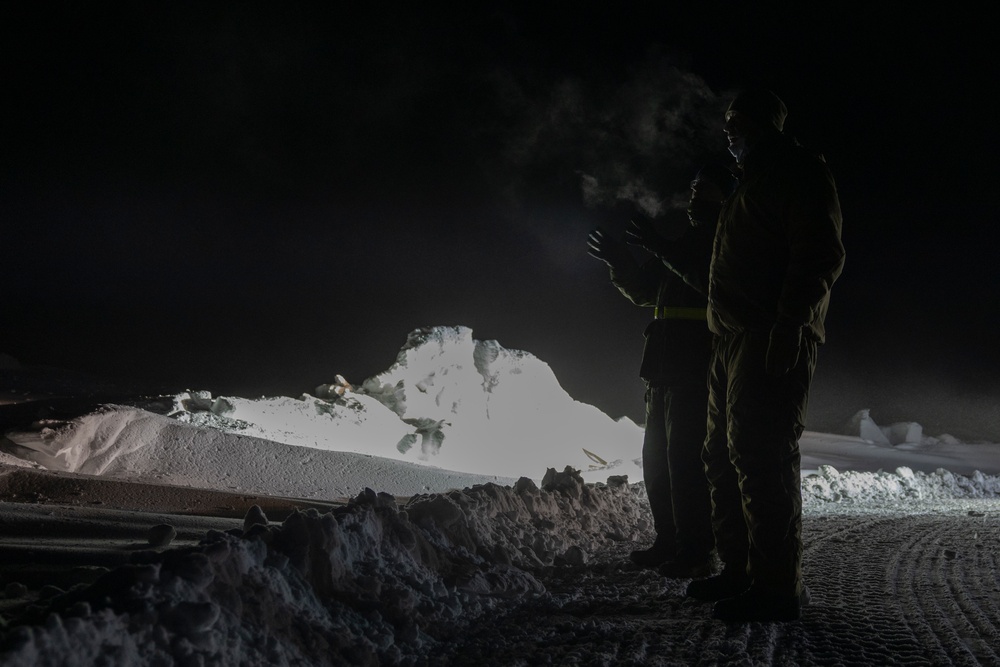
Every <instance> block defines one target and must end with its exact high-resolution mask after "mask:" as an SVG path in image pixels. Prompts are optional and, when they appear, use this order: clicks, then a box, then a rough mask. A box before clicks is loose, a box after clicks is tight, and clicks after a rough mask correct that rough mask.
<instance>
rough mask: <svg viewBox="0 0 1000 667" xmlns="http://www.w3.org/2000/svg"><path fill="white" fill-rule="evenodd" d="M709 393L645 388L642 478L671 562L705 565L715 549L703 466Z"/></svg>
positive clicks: (695, 386) (700, 387)
mask: <svg viewBox="0 0 1000 667" xmlns="http://www.w3.org/2000/svg"><path fill="white" fill-rule="evenodd" d="M707 402H708V390H707V387H706V386H705V384H704V383H692V384H691V385H690V386H686V385H685V386H671V387H653V386H651V387H649V388H648V389H647V391H646V430H645V435H644V436H643V441H642V474H643V478H644V479H645V483H646V494H647V495H648V496H649V505H650V509H651V510H652V513H653V523H654V527H655V528H656V535H657V541H658V542H661V543H662V542H666V543H667V544H670V543H672V544H673V547H674V550H675V558H676V559H677V560H678V561H683V562H698V561H701V560H705V559H707V558H708V556H709V555H710V554H711V552H712V549H713V547H714V542H713V539H712V523H711V503H710V501H709V493H708V478H707V477H706V476H705V469H704V466H703V463H702V448H703V447H704V442H705V410H706V405H707Z"/></svg>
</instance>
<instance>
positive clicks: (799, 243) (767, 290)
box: [687, 89, 844, 622]
mask: <svg viewBox="0 0 1000 667" xmlns="http://www.w3.org/2000/svg"><path fill="white" fill-rule="evenodd" d="M786 116H787V109H786V107H785V104H784V103H783V102H782V101H781V99H779V98H778V97H777V96H776V95H775V94H774V93H773V92H771V91H769V90H759V89H751V90H747V91H744V92H741V93H740V94H739V95H737V96H736V97H735V98H734V99H733V101H732V103H731V104H730V105H729V108H728V110H727V111H726V115H725V128H724V131H725V134H726V137H727V139H728V142H729V151H730V153H732V155H733V156H734V157H735V158H736V161H737V167H738V170H739V185H738V187H737V188H736V191H735V192H734V193H733V195H732V196H731V197H730V198H729V199H728V200H727V201H726V203H725V205H724V207H723V210H722V213H721V215H720V217H719V224H718V229H717V232H716V237H715V241H714V248H713V252H712V260H711V267H710V271H709V279H708V327H709V328H710V329H711V331H712V333H713V334H714V342H713V352H712V358H711V361H710V371H709V400H708V434H707V438H706V441H705V450H704V452H703V456H704V461H705V469H706V472H707V474H708V478H709V484H710V488H711V497H712V508H713V509H712V523H713V528H714V533H715V542H716V548H717V550H718V554H719V557H720V559H721V560H722V562H723V570H722V572H721V573H720V574H718V575H716V576H713V577H709V578H707V579H700V580H695V581H692V582H691V583H690V584H689V586H688V589H687V594H688V595H689V596H690V597H693V598H697V599H701V600H707V601H713V602H715V605H714V608H713V616H714V617H716V618H719V619H721V620H723V621H727V622H747V621H789V620H794V619H797V618H799V617H800V614H801V606H802V605H803V604H804V603H807V602H808V600H807V597H808V594H807V592H806V589H805V587H804V585H803V581H802V534H801V533H802V496H801V479H800V468H801V456H800V452H799V445H798V440H799V437H800V436H801V435H802V431H803V430H804V425H805V415H806V408H807V403H808V397H809V387H810V383H811V381H812V377H813V373H814V371H815V368H816V357H817V350H818V348H819V346H820V345H821V344H822V343H824V341H825V340H826V329H825V324H824V321H825V318H826V314H827V309H828V307H829V302H830V291H831V287H832V286H833V284H834V282H835V281H836V280H837V278H838V276H839V275H840V273H841V271H842V269H843V266H844V246H843V244H842V242H841V222H842V220H841V210H840V201H839V197H838V194H837V188H836V184H835V182H834V178H833V176H832V174H831V172H830V170H829V169H828V168H827V165H826V163H825V161H824V160H823V159H822V157H820V156H817V155H814V154H812V153H810V152H808V151H807V150H805V149H804V148H803V147H801V146H800V145H799V144H798V143H797V142H795V141H794V140H792V139H790V138H789V137H787V136H786V135H785V134H784V133H783V126H784V122H785V118H786Z"/></svg>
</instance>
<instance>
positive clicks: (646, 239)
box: [625, 220, 668, 257]
mask: <svg viewBox="0 0 1000 667" xmlns="http://www.w3.org/2000/svg"><path fill="white" fill-rule="evenodd" d="M625 243H628V244H629V245H637V246H639V247H640V248H642V249H644V250H648V251H649V252H651V253H653V254H654V255H657V256H659V257H662V256H663V255H665V254H666V249H667V244H668V242H667V240H666V239H664V238H663V237H662V236H660V234H659V233H658V232H657V231H656V229H654V228H653V223H652V221H650V220H642V221H641V222H636V221H635V220H630V221H629V226H628V229H626V230H625Z"/></svg>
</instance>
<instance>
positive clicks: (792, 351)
mask: <svg viewBox="0 0 1000 667" xmlns="http://www.w3.org/2000/svg"><path fill="white" fill-rule="evenodd" d="M801 345H802V327H797V326H790V325H788V324H775V325H774V326H773V327H771V337H770V339H769V341H768V344H767V361H766V362H765V363H766V365H767V374H768V375H773V376H775V377H778V376H781V375H785V374H786V373H788V371H790V370H792V369H793V368H795V364H796V363H798V361H799V349H800V348H801Z"/></svg>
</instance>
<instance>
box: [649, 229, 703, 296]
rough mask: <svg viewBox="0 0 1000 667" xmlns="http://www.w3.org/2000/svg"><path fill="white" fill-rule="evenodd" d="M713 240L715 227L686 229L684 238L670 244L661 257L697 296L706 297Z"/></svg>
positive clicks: (665, 264)
mask: <svg viewBox="0 0 1000 667" xmlns="http://www.w3.org/2000/svg"><path fill="white" fill-rule="evenodd" d="M714 240H715V226H714V225H712V226H711V227H710V228H709V226H708V225H704V224H703V225H699V226H698V227H691V228H688V229H687V230H686V231H685V233H684V236H682V237H681V238H680V239H679V240H677V241H676V242H674V243H672V244H670V246H669V247H668V249H667V251H666V252H667V253H668V254H665V255H661V257H660V259H661V260H662V261H663V264H664V266H666V267H667V268H668V269H670V271H672V272H673V273H675V274H676V275H677V276H678V277H680V279H681V280H683V281H684V282H685V283H687V285H688V286H690V287H691V288H692V289H694V290H695V291H696V292H698V293H699V294H702V295H704V296H705V297H706V298H707V297H708V268H709V265H710V264H711V262H712V244H713V242H714Z"/></svg>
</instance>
